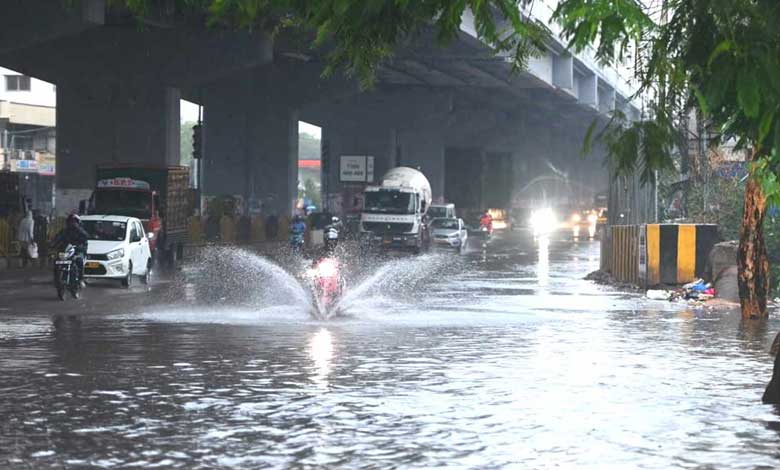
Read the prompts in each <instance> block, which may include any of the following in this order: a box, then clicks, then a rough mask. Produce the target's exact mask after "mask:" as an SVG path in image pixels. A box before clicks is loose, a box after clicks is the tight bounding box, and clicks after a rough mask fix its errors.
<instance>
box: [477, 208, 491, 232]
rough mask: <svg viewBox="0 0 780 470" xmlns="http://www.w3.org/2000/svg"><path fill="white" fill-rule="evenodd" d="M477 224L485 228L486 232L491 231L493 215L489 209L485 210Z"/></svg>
mask: <svg viewBox="0 0 780 470" xmlns="http://www.w3.org/2000/svg"><path fill="white" fill-rule="evenodd" d="M479 226H480V228H483V227H484V228H486V229H487V232H488V233H493V216H492V215H490V212H489V211H487V210H486V211H485V212H484V213H483V214H482V216H481V217H480V218H479Z"/></svg>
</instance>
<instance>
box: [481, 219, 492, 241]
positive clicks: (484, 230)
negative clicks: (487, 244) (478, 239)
mask: <svg viewBox="0 0 780 470" xmlns="http://www.w3.org/2000/svg"><path fill="white" fill-rule="evenodd" d="M479 232H480V234H482V238H484V239H485V240H489V239H490V237H491V236H492V235H493V224H492V223H485V222H480V223H479Z"/></svg>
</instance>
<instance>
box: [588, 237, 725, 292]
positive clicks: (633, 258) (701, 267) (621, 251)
mask: <svg viewBox="0 0 780 470" xmlns="http://www.w3.org/2000/svg"><path fill="white" fill-rule="evenodd" d="M717 229H718V227H717V225H712V224H647V225H613V226H609V227H607V228H606V233H605V236H604V237H603V238H602V246H601V254H602V269H603V270H606V271H609V273H610V274H611V275H612V277H613V278H615V280H616V281H618V282H628V283H632V284H637V285H641V286H643V287H648V286H656V285H659V284H668V285H675V284H685V283H688V282H691V281H694V280H696V279H697V278H701V277H706V275H707V257H708V255H709V252H710V251H711V250H712V247H713V246H714V245H715V243H716V242H717V237H718V233H717V232H718V230H717ZM604 257H606V258H604Z"/></svg>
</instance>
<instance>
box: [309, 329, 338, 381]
mask: <svg viewBox="0 0 780 470" xmlns="http://www.w3.org/2000/svg"><path fill="white" fill-rule="evenodd" d="M309 357H310V358H311V360H312V361H313V362H314V374H313V375H312V381H313V382H314V383H315V384H317V385H318V386H319V387H320V388H323V389H325V388H327V387H328V374H330V370H331V364H330V363H331V360H332V359H333V336H332V335H331V334H330V331H328V330H327V329H325V328H322V329H321V330H319V331H318V332H316V333H314V335H312V337H311V341H309Z"/></svg>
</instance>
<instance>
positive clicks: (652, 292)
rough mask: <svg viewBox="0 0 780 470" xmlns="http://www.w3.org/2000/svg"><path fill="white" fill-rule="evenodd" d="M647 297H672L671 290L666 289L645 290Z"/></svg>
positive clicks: (664, 298)
mask: <svg viewBox="0 0 780 470" xmlns="http://www.w3.org/2000/svg"><path fill="white" fill-rule="evenodd" d="M647 298H648V299H652V300H670V299H671V298H672V292H671V291H668V290H661V289H658V290H653V289H651V290H649V291H647Z"/></svg>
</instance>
